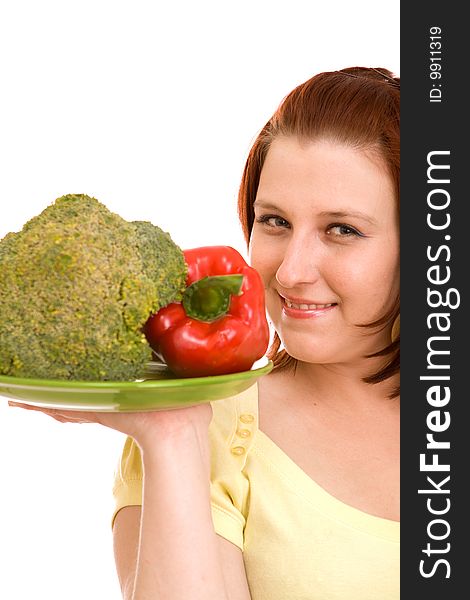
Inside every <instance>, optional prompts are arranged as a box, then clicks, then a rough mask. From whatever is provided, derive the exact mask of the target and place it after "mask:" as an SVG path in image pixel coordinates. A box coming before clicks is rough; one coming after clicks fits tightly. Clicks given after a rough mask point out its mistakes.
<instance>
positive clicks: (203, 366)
mask: <svg viewBox="0 0 470 600" xmlns="http://www.w3.org/2000/svg"><path fill="white" fill-rule="evenodd" d="M184 257H185V260H186V263H187V266H188V277H187V281H186V284H187V288H186V290H185V292H184V296H183V300H182V302H174V303H172V304H169V305H168V306H166V307H164V308H162V309H160V310H159V311H158V312H157V313H155V314H154V315H152V316H151V317H150V318H149V320H148V321H147V323H146V325H145V327H144V332H145V335H146V337H147V340H148V342H149V344H150V347H151V348H152V350H153V351H154V352H155V353H156V354H157V355H159V356H160V357H161V358H162V359H163V360H164V361H165V362H166V364H167V365H168V367H169V368H170V370H171V371H173V373H175V374H176V375H177V376H178V377H200V376H206V375H222V374H226V373H236V372H239V371H247V370H249V369H250V368H251V367H252V365H253V363H254V362H255V361H256V360H258V359H259V358H261V357H262V356H263V355H264V354H265V352H266V350H267V347H268V342H269V328H268V323H267V320H266V312H265V300H264V285H263V282H262V280H261V277H260V275H259V274H258V272H257V271H256V270H255V269H253V268H252V267H250V266H249V265H248V264H247V263H246V262H245V260H244V259H243V257H242V256H241V255H240V254H239V252H237V251H236V250H235V249H233V248H231V247H229V246H205V247H202V248H193V249H191V250H186V251H185V252H184Z"/></svg>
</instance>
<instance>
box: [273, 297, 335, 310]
mask: <svg viewBox="0 0 470 600" xmlns="http://www.w3.org/2000/svg"><path fill="white" fill-rule="evenodd" d="M284 301H285V303H286V306H287V308H297V309H299V310H316V309H318V308H328V307H329V306H333V303H332V302H331V303H330V304H296V303H295V302H291V301H290V300H287V298H284Z"/></svg>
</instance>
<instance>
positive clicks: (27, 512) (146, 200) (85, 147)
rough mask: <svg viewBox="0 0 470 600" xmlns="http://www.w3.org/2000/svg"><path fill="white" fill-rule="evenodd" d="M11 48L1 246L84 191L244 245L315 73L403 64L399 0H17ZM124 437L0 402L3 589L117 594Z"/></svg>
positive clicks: (7, 21)
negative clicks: (291, 95) (295, 96)
mask: <svg viewBox="0 0 470 600" xmlns="http://www.w3.org/2000/svg"><path fill="white" fill-rule="evenodd" d="M0 56H1V57H2V60H1V74H0V77H1V92H0V238H1V237H3V235H5V234H6V233H7V232H8V231H17V230H18V229H21V227H22V225H23V224H24V223H25V222H26V220H28V219H29V218H31V217H33V216H34V215H36V214H38V213H39V212H41V211H42V210H43V209H44V208H45V207H46V206H47V205H48V204H50V203H51V202H53V201H54V200H55V198H57V197H58V196H61V195H63V194H67V193H86V194H89V195H91V196H94V197H96V198H98V199H99V200H101V201H102V202H103V203H104V204H106V205H107V206H108V208H110V209H111V210H113V211H114V212H117V213H119V214H120V215H121V216H123V217H124V218H126V219H128V220H137V219H141V220H150V221H152V222H153V223H155V224H156V225H159V226H161V227H162V228H163V229H165V230H166V231H169V232H170V233H171V235H172V237H173V239H174V240H175V242H176V243H178V244H179V245H180V246H181V247H183V248H189V247H193V246H202V245H215V244H225V245H232V246H234V247H236V248H237V249H238V250H240V251H241V252H242V253H245V248H244V242H243V238H242V234H241V230H240V228H239V225H238V222H237V217H236V195H237V189H238V184H239V180H240V176H241V172H242V169H243V164H244V161H245V158H246V155H247V153H248V149H249V147H250V145H251V143H252V141H253V139H254V137H255V135H256V134H257V132H258V131H259V129H260V128H261V127H262V126H263V125H264V123H265V122H266V121H267V119H268V118H269V117H270V115H271V114H272V112H273V111H274V110H275V108H276V107H277V105H278V104H279V102H280V101H281V99H282V98H283V97H284V96H285V95H286V94H287V93H288V92H289V91H290V90H291V89H292V88H293V87H295V86H296V85H297V84H299V83H301V82H302V81H304V80H306V79H308V78H309V77H311V76H312V75H313V74H315V73H316V72H318V71H325V70H331V69H338V68H342V67H348V66H356V65H364V66H374V67H387V68H389V69H391V70H392V71H394V72H395V73H397V74H399V2H398V0H390V1H388V2H376V1H373V0H370V1H365V0H364V1H362V0H357V1H355V2H350V1H347V0H340V1H336V2H326V3H325V2H315V1H313V0H305V1H304V0H291V1H290V2H285V1H277V0H259V1H256V0H251V1H249V0H237V1H236V2H235V0H232V1H230V2H229V1H225V2H223V1H220V0H219V1H217V0H198V1H197V2H191V1H190V0H185V1H182V0H180V1H178V2H176V1H175V2H172V3H171V2H158V1H157V0H155V1H153V2H152V1H150V0H134V1H133V2H123V1H122V0H112V1H111V0H80V2H73V1H67V0H42V1H41V2H37V1H35V0H9V1H3V2H2V3H1V5H0ZM0 293H1V290H0ZM123 440H124V436H121V434H118V433H116V432H113V431H109V430H105V429H104V428H101V427H99V426H97V425H72V424H65V425H64V424H60V423H57V422H56V421H54V420H52V419H50V418H48V417H46V416H44V415H41V414H36V413H30V412H22V411H20V410H18V409H13V408H9V407H8V405H7V400H6V399H5V398H2V397H0V597H1V598H5V599H8V600H26V599H27V598H31V597H36V598H41V599H42V598H47V599H48V600H59V599H60V600H63V599H64V598H66V599H67V600H78V599H80V600H83V599H86V600H108V599H109V600H113V599H116V600H117V599H118V598H120V592H119V587H118V583H117V577H116V574H115V570H114V561H113V554H112V538H111V527H110V516H111V512H112V496H111V486H112V476H113V470H114V468H115V465H116V462H117V459H118V456H119V453H120V450H121V446H122V442H123Z"/></svg>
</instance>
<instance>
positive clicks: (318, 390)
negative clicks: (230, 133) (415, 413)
mask: <svg viewBox="0 0 470 600" xmlns="http://www.w3.org/2000/svg"><path fill="white" fill-rule="evenodd" d="M398 197H399V80H398V79H397V78H394V77H393V75H392V74H391V73H390V72H389V71H387V70H385V69H370V68H349V69H344V70H342V71H337V72H333V73H321V74H319V75H317V76H315V77H313V78H312V79H311V80H309V81H307V82H305V83H304V84H302V85H300V86H299V87H298V88H296V89H295V90H294V91H293V92H291V94H289V95H288V96H287V97H286V98H285V99H284V101H283V102H282V104H281V105H280V107H279V109H278V110H277V111H276V113H275V114H274V116H273V117H272V118H271V119H270V121H269V122H268V123H267V125H266V126H265V127H264V128H263V130H262V131H261V133H260V134H259V136H258V138H257V139H256V141H255V143H254V145H253V147H252V149H251V152H250V154H249V157H248V160H247V164H246V167H245V171H244V174H243V179H242V184H241V188H240V195H239V214H240V219H241V222H242V226H243V229H244V231H245V235H246V239H247V242H249V253H250V261H251V264H252V266H254V267H255V268H256V269H258V271H259V273H260V274H261V276H262V278H263V280H264V283H265V287H266V302H267V308H268V313H269V317H270V319H271V321H272V324H273V327H274V329H275V331H276V335H275V339H274V343H273V346H272V348H271V355H272V357H273V359H274V363H275V368H274V370H273V371H272V372H271V373H270V374H269V375H267V376H265V377H264V378H262V379H261V380H260V381H259V383H258V384H257V385H255V386H253V387H252V388H250V389H249V390H248V391H246V392H244V393H242V394H240V395H239V396H237V397H234V398H230V399H227V400H220V401H217V402H213V403H212V405H199V406H196V407H192V408H185V409H181V410H174V411H165V412H152V413H143V414H88V413H87V414H84V413H68V412H62V411H56V410H48V411H45V412H48V413H49V414H51V415H52V416H54V417H55V418H56V419H58V420H63V421H69V420H80V421H84V420H85V421H93V422H100V423H102V424H103V425H106V426H109V427H112V428H114V429H117V430H119V431H122V432H124V433H126V434H127V435H128V436H130V437H129V438H128V440H127V442H126V446H125V449H124V453H123V456H122V459H121V463H120V468H119V469H118V472H117V475H116V485H115V490H114V491H115V497H116V511H115V517H114V520H113V530H114V543H115V558H116V565H117V571H118V575H119V579H120V582H121V586H122V590H123V596H124V598H125V599H126V600H131V599H132V600H144V599H147V598H148V599H150V598H152V599H156V598H164V599H165V600H172V599H183V598H184V599H188V598H191V600H197V599H204V600H211V599H213V600H223V599H230V600H248V599H250V598H251V599H252V600H261V599H262V600H277V599H279V600H281V599H282V600H287V599H289V600H297V599H299V600H300V599H307V598H308V599H312V600H313V599H317V598H318V599H321V600H326V599H334V600H339V599H342V600H346V599H347V600H355V599H357V600H368V599H371V600H372V599H374V600H376V599H377V598H380V599H381V600H387V599H397V598H398V597H399V574H398V564H399V551H398V542H399V529H398V527H399V525H398V518H399V400H398V384H399V373H398V364H399V363H398V361H399V358H398V346H399V337H398V336H399V333H398V327H397V324H398V322H399V321H398V319H399V317H398V315H399V201H398ZM281 344H282V347H283V349H282V350H280V348H281Z"/></svg>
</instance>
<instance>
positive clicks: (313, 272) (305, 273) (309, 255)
mask: <svg viewBox="0 0 470 600" xmlns="http://www.w3.org/2000/svg"><path fill="white" fill-rule="evenodd" d="M320 262H321V250H320V248H319V246H318V244H317V243H315V242H314V241H313V240H312V239H309V240H307V239H305V238H303V237H300V236H299V237H297V238H296V237H292V238H291V240H290V241H289V244H288V246H287V248H286V252H285V254H284V257H283V260H282V262H281V264H280V265H279V268H278V270H277V272H276V280H277V282H278V283H279V285H281V286H282V287H283V288H285V289H288V288H295V287H298V286H300V285H302V284H312V283H315V282H316V281H317V280H318V279H319V277H320Z"/></svg>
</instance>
